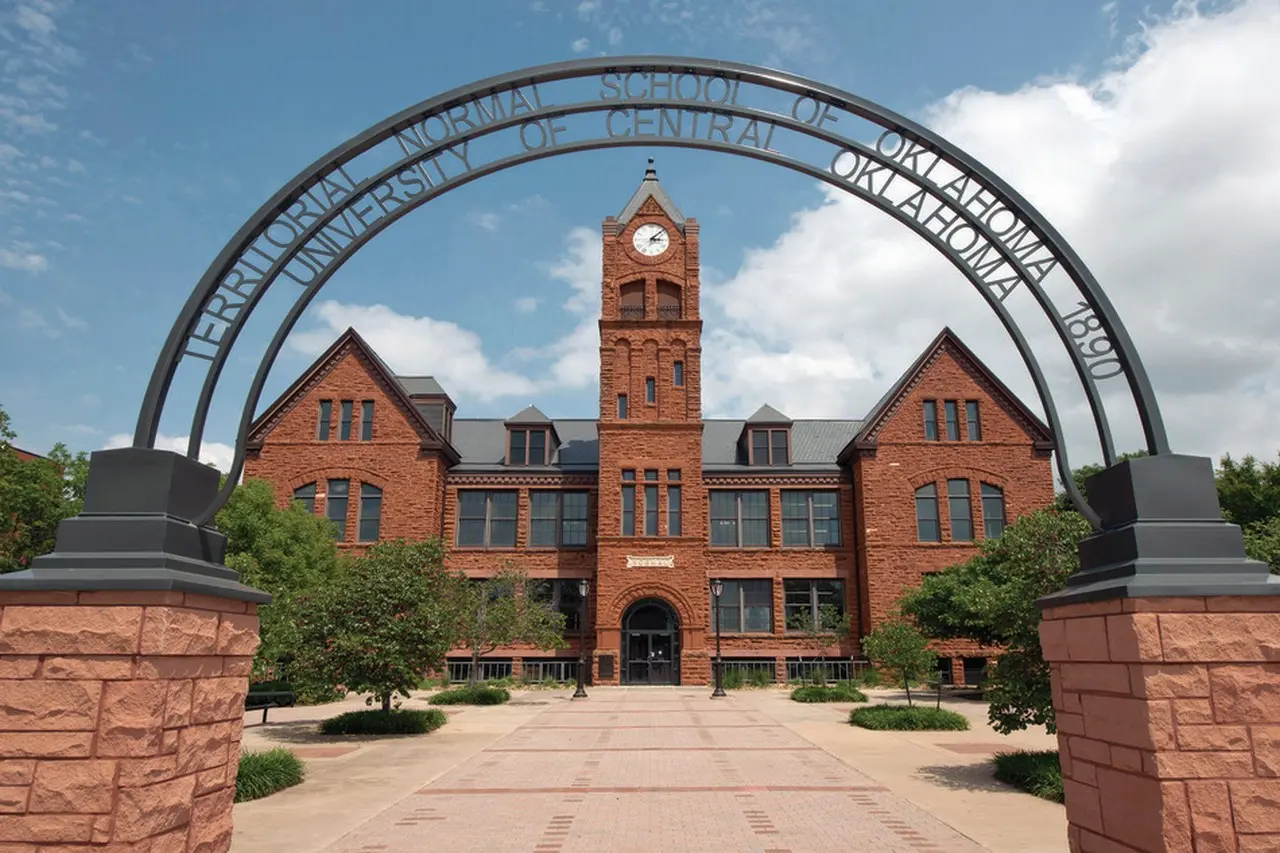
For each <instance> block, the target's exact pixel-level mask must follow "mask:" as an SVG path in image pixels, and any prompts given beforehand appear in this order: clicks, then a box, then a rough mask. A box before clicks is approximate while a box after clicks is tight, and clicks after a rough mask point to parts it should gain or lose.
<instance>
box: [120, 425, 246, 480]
mask: <svg viewBox="0 0 1280 853" xmlns="http://www.w3.org/2000/svg"><path fill="white" fill-rule="evenodd" d="M188 440H189V437H188V436H185V435H165V434H164V433H160V434H159V435H157V436H156V449H157V450H172V451H174V452H175V453H182V454H185V453H186V452H187V441H188ZM132 445H133V436H132V435H130V434H128V433H124V432H121V433H116V434H115V435H112V436H110V437H109V438H108V439H107V442H106V444H104V445H102V448H101V449H102V450H114V449H115V448H117V447H131V446H132ZM235 457H236V449H235V447H234V446H233V445H230V444H224V443H223V442H221V441H205V442H203V443H201V445H200V461H201V462H203V463H205V464H206V465H212V466H213V467H215V468H217V469H218V470H219V471H222V472H223V473H224V474H225V473H226V472H227V471H230V470H231V462H232V461H233V460H234V459H235Z"/></svg>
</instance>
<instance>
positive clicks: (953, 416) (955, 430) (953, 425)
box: [945, 400, 960, 441]
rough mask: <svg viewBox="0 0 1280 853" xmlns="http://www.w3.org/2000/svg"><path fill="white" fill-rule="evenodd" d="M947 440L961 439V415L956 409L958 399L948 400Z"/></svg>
mask: <svg viewBox="0 0 1280 853" xmlns="http://www.w3.org/2000/svg"><path fill="white" fill-rule="evenodd" d="M945 406H946V411H947V441H959V440H960V416H959V414H958V413H957V411H956V401H955V400H947V402H946V404H945Z"/></svg>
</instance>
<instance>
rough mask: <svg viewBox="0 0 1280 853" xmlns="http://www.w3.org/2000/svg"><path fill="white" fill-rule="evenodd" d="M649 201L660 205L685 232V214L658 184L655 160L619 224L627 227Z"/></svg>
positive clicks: (621, 215)
mask: <svg viewBox="0 0 1280 853" xmlns="http://www.w3.org/2000/svg"><path fill="white" fill-rule="evenodd" d="M649 199H653V200H654V201H656V202H657V203H658V207H661V208H662V212H663V213H665V214H666V215H667V218H669V219H670V220H671V221H672V222H674V223H675V224H676V227H677V228H679V229H680V231H681V233H683V232H684V214H683V213H681V212H680V208H678V207H676V203H675V202H674V201H672V200H671V196H669V195H667V191H666V190H664V189H663V188H662V184H660V183H658V170H657V169H655V168H653V158H652V157H650V158H649V168H647V169H645V170H644V180H642V181H641V182H640V186H639V187H637V188H636V191H635V194H634V195H632V196H631V200H630V201H628V202H627V204H626V206H625V207H623V208H622V213H619V214H618V223H619V225H620V226H625V225H626V224H627V223H628V222H630V221H631V217H633V216H635V215H636V212H637V211H638V210H640V206H641V205H643V204H644V203H645V202H646V201H648V200H649Z"/></svg>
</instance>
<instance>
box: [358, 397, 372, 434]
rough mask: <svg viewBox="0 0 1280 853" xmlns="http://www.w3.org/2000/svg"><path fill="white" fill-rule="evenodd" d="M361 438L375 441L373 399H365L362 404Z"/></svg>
mask: <svg viewBox="0 0 1280 853" xmlns="http://www.w3.org/2000/svg"><path fill="white" fill-rule="evenodd" d="M360 440H361V441H373V401H372V400H365V401H364V402H363V403H362V404H361V405H360Z"/></svg>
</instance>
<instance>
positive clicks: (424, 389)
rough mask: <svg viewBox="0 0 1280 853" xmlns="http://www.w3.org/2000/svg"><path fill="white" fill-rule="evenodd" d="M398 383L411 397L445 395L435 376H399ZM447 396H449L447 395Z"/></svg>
mask: <svg viewBox="0 0 1280 853" xmlns="http://www.w3.org/2000/svg"><path fill="white" fill-rule="evenodd" d="M396 381H397V382H399V383H400V387H401V388H403V389H404V392H405V393H406V394H408V395H409V396H410V397H413V396H416V395H418V394H444V393H445V391H444V389H443V388H441V387H440V383H439V382H437V381H436V378H435V377H434V376H397V377H396ZM446 396H447V395H446Z"/></svg>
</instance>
